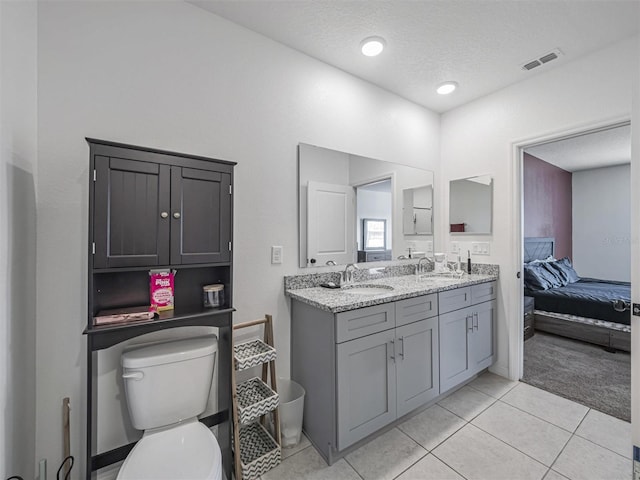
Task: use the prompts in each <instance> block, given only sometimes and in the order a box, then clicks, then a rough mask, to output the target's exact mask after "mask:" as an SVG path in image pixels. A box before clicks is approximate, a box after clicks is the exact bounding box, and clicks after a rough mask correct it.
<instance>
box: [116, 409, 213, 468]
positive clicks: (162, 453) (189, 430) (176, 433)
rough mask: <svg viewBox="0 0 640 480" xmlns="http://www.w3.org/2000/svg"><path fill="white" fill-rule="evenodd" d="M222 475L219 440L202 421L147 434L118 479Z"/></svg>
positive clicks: (128, 457) (129, 456)
mask: <svg viewBox="0 0 640 480" xmlns="http://www.w3.org/2000/svg"><path fill="white" fill-rule="evenodd" d="M221 474H222V457H221V455H220V447H219V446H218V442H217V440H216V437H215V436H214V435H213V433H211V430H209V429H208V428H207V427H206V426H205V425H203V424H202V423H200V422H198V421H194V422H190V423H187V424H185V425H180V426H178V427H175V428H171V429H168V430H164V431H161V432H155V433H146V434H145V435H144V436H143V437H142V439H141V440H140V441H138V443H136V446H135V447H134V448H133V450H131V452H130V453H129V455H128V456H127V458H126V460H125V461H124V464H123V465H122V468H121V469H120V472H119V473H118V477H117V479H118V480H146V479H148V480H160V479H167V480H169V479H171V480H178V479H181V480H182V479H184V480H187V479H189V480H210V479H212V480H213V479H216V480H217V479H219V478H221Z"/></svg>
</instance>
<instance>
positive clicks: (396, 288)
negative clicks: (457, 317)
mask: <svg viewBox="0 0 640 480" xmlns="http://www.w3.org/2000/svg"><path fill="white" fill-rule="evenodd" d="M497 279H498V275H497V274H471V275H467V274H465V275H463V276H462V277H461V278H452V277H446V276H423V278H422V279H420V278H418V277H416V276H415V275H401V276H397V277H386V278H379V279H372V280H366V281H362V282H354V283H353V284H352V286H353V287H358V286H360V285H370V286H374V285H387V286H390V287H393V290H389V291H388V292H384V293H380V294H377V295H358V294H355V293H346V291H345V290H344V289H330V288H323V287H311V288H298V289H287V290H285V293H286V294H287V295H288V296H289V297H291V298H295V299H296V300H299V301H301V302H304V303H307V304H309V305H312V306H314V307H316V308H319V309H321V310H326V311H329V312H332V313H339V312H346V311H348V310H355V309H357V308H362V307H369V306H372V305H380V304H382V303H388V302H395V301H397V300H402V299H405V298H411V297H418V296H420V295H428V294H430V293H436V292H442V291H445V290H453V289H455V288H459V287H466V286H469V285H476V284H478V283H485V282H490V281H492V280H497Z"/></svg>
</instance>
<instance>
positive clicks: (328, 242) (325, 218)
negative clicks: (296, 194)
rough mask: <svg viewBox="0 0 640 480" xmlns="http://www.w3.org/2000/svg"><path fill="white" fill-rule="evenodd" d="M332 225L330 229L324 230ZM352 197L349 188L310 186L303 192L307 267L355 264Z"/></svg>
mask: <svg viewBox="0 0 640 480" xmlns="http://www.w3.org/2000/svg"><path fill="white" fill-rule="evenodd" d="M327 225H332V228H327ZM354 225H355V194H354V189H353V187H351V186H349V185H333V184H330V183H320V182H312V181H310V182H309V183H308V188H307V265H308V266H320V265H325V264H326V263H327V262H328V261H333V262H335V263H336V264H338V265H340V264H345V263H352V262H354V261H355V251H354V250H355V244H356V242H355V228H354Z"/></svg>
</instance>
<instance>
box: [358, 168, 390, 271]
mask: <svg viewBox="0 0 640 480" xmlns="http://www.w3.org/2000/svg"><path fill="white" fill-rule="evenodd" d="M356 205H357V214H356V215H357V224H358V232H357V234H358V236H357V238H358V262H377V261H381V260H391V259H392V255H391V251H392V238H393V235H392V225H393V223H392V217H393V202H392V191H391V178H382V179H377V180H375V181H372V182H369V183H366V184H364V185H358V186H357V187H356Z"/></svg>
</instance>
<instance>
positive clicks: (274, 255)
mask: <svg viewBox="0 0 640 480" xmlns="http://www.w3.org/2000/svg"><path fill="white" fill-rule="evenodd" d="M271 263H272V264H274V265H276V264H280V263H282V247H281V246H280V245H275V246H273V247H271Z"/></svg>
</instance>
